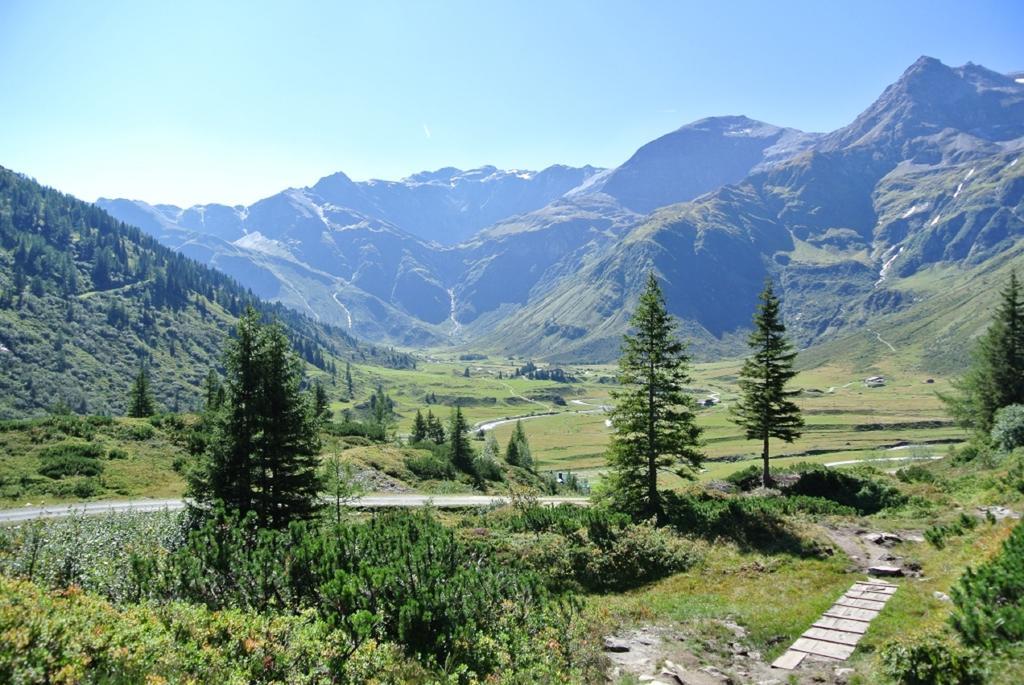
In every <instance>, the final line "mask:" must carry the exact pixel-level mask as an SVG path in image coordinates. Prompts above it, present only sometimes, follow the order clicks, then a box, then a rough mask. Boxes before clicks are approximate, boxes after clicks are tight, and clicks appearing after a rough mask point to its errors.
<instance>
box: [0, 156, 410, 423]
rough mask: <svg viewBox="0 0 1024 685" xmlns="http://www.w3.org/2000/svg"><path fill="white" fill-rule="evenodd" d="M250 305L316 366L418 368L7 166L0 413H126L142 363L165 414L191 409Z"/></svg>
mask: <svg viewBox="0 0 1024 685" xmlns="http://www.w3.org/2000/svg"><path fill="white" fill-rule="evenodd" d="M249 305H252V306H254V307H256V308H257V309H258V310H259V311H260V312H261V313H262V314H263V316H264V318H265V319H268V320H270V319H274V320H278V321H280V322H281V323H282V324H283V325H284V326H285V330H286V332H287V334H288V337H289V338H290V340H291V341H292V344H293V345H294V346H295V347H296V349H297V350H298V351H299V353H300V355H301V356H302V357H303V358H304V359H305V360H306V362H308V363H309V364H311V365H312V366H316V367H319V368H321V369H324V370H330V369H333V368H335V367H336V363H337V362H338V361H341V360H344V359H354V360H365V361H368V362H370V363H379V364H387V365H396V366H405V365H411V364H412V361H411V360H410V359H409V358H408V357H406V356H405V355H402V354H396V353H393V352H390V351H387V350H381V349H379V348H376V347H372V346H369V345H364V344H361V343H358V342H357V341H356V340H355V339H354V338H352V337H351V336H350V335H348V334H347V333H345V332H344V331H342V330H341V329H338V328H336V327H332V326H328V325H325V324H322V323H318V322H315V321H313V320H312V319H309V318H307V317H305V316H302V315H301V314H298V313H296V312H294V311H292V310H291V309H288V308H286V307H283V306H281V305H271V304H267V303H265V302H263V301H261V300H259V299H258V298H256V297H255V296H254V295H253V294H252V293H251V292H250V291H248V290H246V289H244V288H243V287H241V286H240V285H238V283H236V282H235V281H234V280H232V279H231V278H229V277H227V276H225V275H223V274H221V273H219V272H217V271H215V270H213V269H210V268H208V267H206V266H203V265H201V264H199V263H197V262H195V261H193V260H191V259H189V258H187V257H185V256H183V255H181V254H179V253H176V252H174V251H172V250H170V249H168V248H166V247H164V246H162V245H160V244H158V243H157V242H156V240H154V239H153V238H151V237H149V236H147V235H144V234H143V233H142V232H140V231H139V229H137V228H133V227H129V226H126V225H125V224H123V223H122V222H120V221H118V220H116V219H114V218H113V217H111V216H110V215H109V214H107V213H106V212H104V211H103V210H101V209H99V208H98V207H96V206H94V205H91V204H88V203H84V202H81V201H79V200H76V199H74V198H72V197H70V196H67V195H62V194H61V193H59V192H57V191H55V190H51V189H48V188H44V187H42V186H40V185H39V184H37V183H35V182H34V181H32V180H30V179H28V178H26V177H24V176H21V175H19V174H16V173H15V172H13V171H9V170H7V169H3V168H0V416H2V417H9V416H20V415H25V414H32V413H36V412H39V411H42V410H45V409H47V408H48V407H51V406H53V405H55V404H57V403H64V404H66V405H68V406H70V407H72V408H74V409H76V410H79V411H90V412H113V413H120V412H122V411H123V409H124V406H125V402H126V397H127V392H128V388H129V386H130V384H131V381H132V379H133V377H134V375H135V374H136V373H137V372H138V368H139V366H140V364H145V365H146V366H148V368H149V369H150V374H151V378H152V384H153V387H154V390H155V392H156V395H157V398H158V400H159V402H160V403H161V404H162V405H163V406H164V407H167V408H174V407H178V408H190V407H195V406H197V404H198V396H199V387H200V385H201V383H202V381H203V378H204V377H205V375H206V374H207V372H208V371H209V369H211V368H216V367H217V366H218V365H219V363H220V354H221V350H222V347H223V343H224V341H225V339H226V337H227V335H228V334H229V331H230V330H231V328H232V327H233V325H234V322H235V320H236V317H237V316H238V314H240V313H241V312H242V311H243V310H244V309H245V307H247V306H249Z"/></svg>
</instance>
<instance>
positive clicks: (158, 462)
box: [0, 418, 187, 507]
mask: <svg viewBox="0 0 1024 685" xmlns="http://www.w3.org/2000/svg"><path fill="white" fill-rule="evenodd" d="M72 425H74V426H77V427H68V426H67V425H65V422H64V421H60V420H58V421H55V420H54V419H52V418H51V419H33V420H25V421H21V422H10V423H7V424H6V427H7V429H6V430H0V455H3V456H2V457H0V506H7V507H13V506H26V505H28V504H36V505H38V504H50V503H55V502H63V501H75V500H81V499H95V498H102V499H124V498H128V497H152V498H164V497H179V496H181V494H182V492H183V491H184V487H185V481H184V478H183V477H182V476H181V474H180V473H179V472H178V470H176V468H175V462H176V460H182V459H186V458H187V453H186V451H185V449H184V447H183V446H181V445H180V444H179V443H178V442H176V441H175V438H174V435H173V433H172V432H171V431H170V430H167V429H165V428H154V427H153V426H152V425H151V424H150V423H149V422H148V421H146V420H144V419H114V420H111V421H110V422H109V423H100V424H99V425H95V426H90V425H89V424H88V423H87V422H86V421H85V420H82V419H77V420H75V419H72ZM59 426H64V428H66V429H67V431H65V430H62V429H61V428H60V427H59ZM69 433H71V434H69ZM69 442H70V443H77V442H84V443H88V444H94V445H97V446H98V447H100V449H101V451H102V454H103V455H104V456H103V458H101V459H100V460H99V462H100V464H101V465H102V469H103V471H102V474H101V475H99V476H96V477H92V478H85V477H68V478H61V479H51V478H47V477H45V476H43V475H41V474H40V473H39V468H40V467H41V466H42V463H43V462H42V454H43V453H44V451H45V450H46V448H47V447H51V446H54V445H60V444H62V443H69ZM179 463H180V462H179ZM179 468H180V467H179ZM83 493H88V494H83Z"/></svg>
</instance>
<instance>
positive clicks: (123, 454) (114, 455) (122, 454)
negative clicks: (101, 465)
mask: <svg viewBox="0 0 1024 685" xmlns="http://www.w3.org/2000/svg"><path fill="white" fill-rule="evenodd" d="M127 458H128V450H125V449H123V448H121V447H111V448H110V449H109V450H108V451H107V459H109V460H110V461H119V460H123V459H127Z"/></svg>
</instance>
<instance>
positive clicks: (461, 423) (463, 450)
mask: <svg viewBox="0 0 1024 685" xmlns="http://www.w3.org/2000/svg"><path fill="white" fill-rule="evenodd" d="M467 430H469V426H468V424H466V417H465V416H463V415H462V408H461V407H459V406H457V405H456V407H455V409H453V410H452V417H451V419H450V421H449V423H448V458H449V459H451V461H452V464H454V465H455V468H457V469H459V470H460V471H463V472H465V473H472V472H473V457H474V456H475V455H474V454H473V447H472V446H471V445H470V444H469V438H467V437H466V431H467Z"/></svg>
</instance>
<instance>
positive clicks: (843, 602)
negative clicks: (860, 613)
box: [836, 595, 885, 611]
mask: <svg viewBox="0 0 1024 685" xmlns="http://www.w3.org/2000/svg"><path fill="white" fill-rule="evenodd" d="M836 604H838V605H839V606H843V607H855V608H857V609H873V610H875V611H881V610H882V609H883V608H885V602H873V601H871V600H870V599H850V598H849V597H846V596H845V595H844V596H843V597H840V598H839V599H837V600H836Z"/></svg>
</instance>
